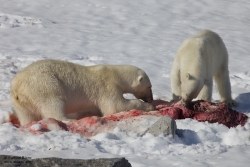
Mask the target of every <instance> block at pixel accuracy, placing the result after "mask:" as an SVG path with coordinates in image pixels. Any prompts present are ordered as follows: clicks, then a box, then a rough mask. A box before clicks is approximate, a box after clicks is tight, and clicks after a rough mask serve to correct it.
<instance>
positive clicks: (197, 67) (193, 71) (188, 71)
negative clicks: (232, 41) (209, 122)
mask: <svg viewBox="0 0 250 167" xmlns="http://www.w3.org/2000/svg"><path fill="white" fill-rule="evenodd" d="M213 77H214V79H215V82H216V84H217V87H218V91H219V94H220V96H221V99H220V100H221V102H226V103H227V104H229V105H235V102H234V101H233V100H232V97H231V84H230V80H229V71H228V53H227V49H226V46H225V44H224V43H223V41H222V39H221V38H220V37H219V35H218V34H216V33H215V32H213V31H210V30H202V31H200V32H198V33H197V34H196V35H195V36H193V37H191V38H188V39H186V40H185V41H184V42H183V43H182V44H181V46H180V47H179V49H178V50H177V52H176V56H175V58H174V62H173V65H172V69H171V73H170V80H171V90H172V98H173V100H179V99H182V101H183V102H184V103H183V104H184V105H188V104H189V102H190V101H192V99H194V98H196V97H198V99H199V100H206V101H211V98H212V87H213Z"/></svg>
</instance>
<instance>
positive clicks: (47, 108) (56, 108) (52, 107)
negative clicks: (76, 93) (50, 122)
mask: <svg viewBox="0 0 250 167" xmlns="http://www.w3.org/2000/svg"><path fill="white" fill-rule="evenodd" d="M41 106H42V107H41V113H42V117H43V118H54V119H56V120H60V121H62V120H70V119H68V118H67V117H66V111H65V102H64V101H63V100H60V99H56V98H53V99H47V102H46V103H45V104H43V105H41Z"/></svg>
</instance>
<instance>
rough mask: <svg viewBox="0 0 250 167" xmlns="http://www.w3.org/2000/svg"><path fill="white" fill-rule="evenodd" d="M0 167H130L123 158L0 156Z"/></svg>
mask: <svg viewBox="0 0 250 167" xmlns="http://www.w3.org/2000/svg"><path fill="white" fill-rule="evenodd" d="M0 166H1V167H12V166H19V167H31V166H32V167H40V166H45V167H46V166H49V167H63V166H65V167H66V166H72V167H73V166H78V167H100V166H102V167H131V164H130V163H129V162H128V160H126V159H125V158H100V159H87V160H85V159H62V158H54V157H52V158H37V159H31V158H29V157H19V156H12V155H0Z"/></svg>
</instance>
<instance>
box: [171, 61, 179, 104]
mask: <svg viewBox="0 0 250 167" xmlns="http://www.w3.org/2000/svg"><path fill="white" fill-rule="evenodd" d="M170 82H171V91H172V101H177V100H180V99H181V80H180V69H179V68H178V67H176V63H174V64H173V67H172V69H171V73H170Z"/></svg>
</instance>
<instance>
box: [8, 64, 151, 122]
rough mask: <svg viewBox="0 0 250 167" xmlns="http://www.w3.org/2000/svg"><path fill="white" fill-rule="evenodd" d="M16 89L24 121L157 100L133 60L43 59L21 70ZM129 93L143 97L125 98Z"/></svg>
mask: <svg viewBox="0 0 250 167" xmlns="http://www.w3.org/2000/svg"><path fill="white" fill-rule="evenodd" d="M10 93H11V102H12V104H13V107H14V110H15V112H16V114H17V117H18V118H19V120H20V123H21V125H24V124H27V123H29V122H31V121H37V120H41V119H42V118H55V119H57V120H68V119H78V118H82V117H86V116H94V115H95V116H106V115H110V114H114V113H117V112H120V111H125V110H131V109H139V110H144V111H150V110H153V109H154V107H153V106H152V105H151V104H149V103H145V102H150V101H152V100H153V96H152V90H151V83H150V80H149V78H148V76H147V74H146V73H145V72H144V71H143V70H141V69H139V68H137V67H135V66H131V65H95V66H81V65H78V64H74V63H70V62H66V61H60V60H40V61H37V62H35V63H33V64H31V65H30V66H28V67H26V68H25V69H23V70H22V71H21V72H19V73H17V74H16V76H15V77H14V78H13V80H12V82H11V90H10ZM124 93H131V94H134V96H135V97H136V98H138V99H131V100H128V99H125V98H124V97H123V94H124ZM139 99H142V100H143V101H145V102H142V101H141V100H139Z"/></svg>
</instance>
